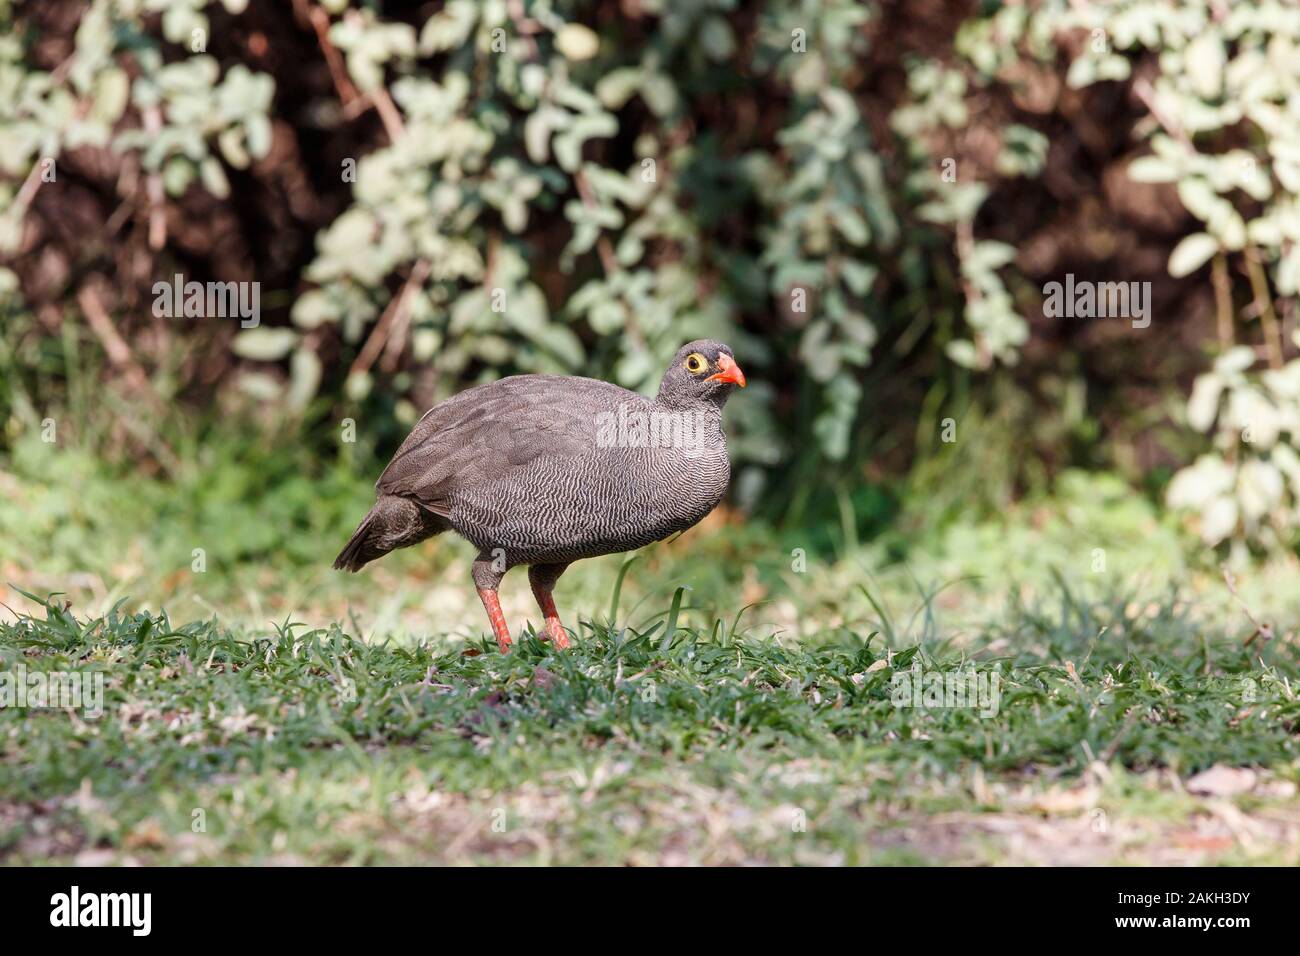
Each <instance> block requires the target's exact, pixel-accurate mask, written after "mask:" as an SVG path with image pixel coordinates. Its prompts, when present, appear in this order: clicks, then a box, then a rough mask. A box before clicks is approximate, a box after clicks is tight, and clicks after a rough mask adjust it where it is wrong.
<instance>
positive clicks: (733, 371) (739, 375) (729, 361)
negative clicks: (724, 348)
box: [708, 352, 745, 388]
mask: <svg viewBox="0 0 1300 956" xmlns="http://www.w3.org/2000/svg"><path fill="white" fill-rule="evenodd" d="M718 368H720V369H722V371H720V372H718V373H717V374H716V375H710V376H709V378H708V381H710V382H731V384H733V385H739V386H740V387H741V388H744V387H745V373H744V372H742V371H741V370H740V366H739V365H737V364H736V361H735V359H733V358H732V357H731V356H730V355H728V354H727V353H726V352H720V353H718Z"/></svg>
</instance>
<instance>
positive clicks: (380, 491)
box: [334, 340, 745, 650]
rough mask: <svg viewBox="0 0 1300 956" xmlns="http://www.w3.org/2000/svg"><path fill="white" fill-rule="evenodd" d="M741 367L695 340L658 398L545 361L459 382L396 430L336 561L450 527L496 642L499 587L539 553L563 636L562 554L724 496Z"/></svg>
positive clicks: (628, 545)
mask: <svg viewBox="0 0 1300 956" xmlns="http://www.w3.org/2000/svg"><path fill="white" fill-rule="evenodd" d="M744 381H745V379H744V375H743V373H742V372H741V371H740V369H739V367H738V366H737V365H736V364H735V360H734V358H733V357H732V354H731V350H730V349H729V348H727V346H725V345H722V344H721V343H718V342H712V341H706V340H701V341H697V342H691V343H689V344H688V345H686V346H683V348H682V349H681V351H679V352H678V354H677V357H676V358H675V359H674V360H673V363H672V365H670V366H669V368H668V371H667V372H666V373H665V375H664V378H663V382H662V383H661V385H660V388H659V393H658V395H657V396H656V397H655V398H654V399H649V398H646V397H645V396H642V395H638V394H636V393H635V392H630V391H628V390H627V389H623V388H620V387H618V386H617V385H611V384H609V383H608V382H600V381H596V380H594V379H588V378H576V377H563V376H550V375H517V376H513V377H510V378H505V379H501V380H500V381H497V382H492V383H489V384H487V385H480V386H477V387H475V388H471V389H468V390H466V391H464V392H461V393H460V394H458V395H455V396H453V397H452V398H449V399H447V400H446V401H444V402H441V403H440V404H438V405H435V406H434V407H433V408H431V409H429V411H428V412H427V413H425V415H424V417H423V418H421V419H420V421H419V422H418V423H417V424H416V426H415V428H414V429H413V430H412V431H411V434H410V435H409V436H408V437H407V439H406V441H404V442H403V443H402V446H401V447H400V448H399V449H398V450H397V454H396V455H394V456H393V460H392V461H391V462H390V463H389V465H388V467H387V468H386V469H385V470H384V473H383V474H382V475H381V476H380V478H379V481H378V482H377V483H376V485H375V490H376V492H377V495H378V500H377V501H376V503H375V506H374V507H373V508H372V509H371V511H370V513H369V514H368V515H367V516H366V517H365V519H363V520H362V522H361V524H360V525H359V526H358V528H357V530H356V532H355V533H354V534H353V536H352V540H351V541H349V542H348V544H347V546H346V547H345V548H344V549H343V551H342V552H341V553H340V554H339V556H338V558H337V559H336V561H335V563H334V566H335V567H336V568H346V569H348V570H351V571H356V570H359V569H360V568H361V567H362V566H363V565H364V564H366V563H367V562H369V561H372V560H374V559H375V558H377V557H379V556H381V555H382V554H385V553H387V552H388V551H391V550H394V549H396V548H400V547H406V546H407V545H411V544H415V543H416V542H418V541H422V540H424V539H425V538H427V537H429V536H431V535H434V534H438V533H439V532H441V531H445V530H448V529H452V530H454V531H456V532H457V533H459V534H460V535H461V536H462V537H464V538H466V539H467V540H469V541H470V542H471V543H472V544H474V546H475V547H477V548H478V549H479V557H478V560H477V561H475V563H474V580H475V583H476V585H477V586H478V588H479V593H480V596H482V597H483V601H484V605H485V606H486V607H487V610H488V614H489V617H490V618H492V621H493V629H494V631H496V634H497V639H498V642H500V643H501V645H502V649H503V650H504V649H505V648H506V647H507V646H508V645H509V640H510V639H509V634H508V633H505V634H503V633H502V630H503V629H504V620H503V619H500V609H499V606H497V604H496V589H497V585H498V584H499V583H500V580H501V576H502V575H503V574H504V573H505V571H506V570H508V569H509V568H511V567H514V566H516V565H520V564H526V565H532V566H533V567H532V570H531V572H530V579H531V580H532V581H533V589H534V593H535V594H536V595H537V597H538V601H539V602H540V603H541V604H542V606H543V610H544V611H547V615H546V618H547V629H548V632H549V633H550V635H551V637H552V638H554V639H555V640H556V642H557V644H559V645H561V646H563V645H565V644H566V643H567V639H566V638H565V636H564V632H563V629H562V628H561V627H560V625H559V620H558V618H557V617H555V616H554V605H553V603H552V602H551V599H550V589H551V587H553V585H554V582H555V578H558V577H559V575H560V573H562V572H563V570H564V568H565V566H567V565H568V564H569V563H570V562H572V561H575V560H578V559H580V558H588V557H594V556H596V555H601V554H610V553H613V552H618V551H628V550H631V549H634V548H640V547H643V546H644V545H647V544H650V543H651V542H654V541H659V540H661V539H663V538H666V537H668V536H670V535H672V534H675V533H676V532H678V531H683V530H685V529H687V528H689V527H691V526H692V525H694V524H695V523H696V522H698V521H699V520H700V519H701V518H703V517H704V516H705V515H707V514H708V513H709V512H710V511H712V510H713V508H714V507H715V506H716V505H717V504H718V502H719V501H721V500H722V497H723V495H724V494H725V493H726V489H727V482H728V480H729V478H730V466H729V463H728V458H727V444H726V437H725V436H724V435H723V432H722V406H723V404H724V403H725V402H726V399H727V396H728V395H729V394H730V393H731V391H732V389H733V387H734V386H735V385H741V386H743V385H744ZM548 604H549V605H550V607H549V610H548V607H547V605H548ZM498 622H499V623H498Z"/></svg>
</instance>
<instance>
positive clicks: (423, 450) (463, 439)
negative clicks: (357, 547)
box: [375, 375, 642, 516]
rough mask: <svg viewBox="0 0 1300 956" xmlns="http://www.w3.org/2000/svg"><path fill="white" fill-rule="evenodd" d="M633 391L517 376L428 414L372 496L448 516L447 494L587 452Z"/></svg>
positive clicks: (580, 381) (603, 384)
mask: <svg viewBox="0 0 1300 956" xmlns="http://www.w3.org/2000/svg"><path fill="white" fill-rule="evenodd" d="M620 400H633V401H640V400H642V399H641V398H640V396H637V395H635V393H632V392H628V391H626V390H625V389H621V388H619V387H618V386H616V385H610V384H608V383H606V382H598V381H595V380H593V379H582V378H563V377H557V376H547V375H518V376H513V377H511V378H505V379H501V380H500V381H497V382H491V383H488V384H487V385H480V386H477V387H476V388H471V389H468V390H467V391H464V392H461V393H460V394H459V395H455V396H453V397H452V398H449V399H447V400H446V401H445V402H441V403H439V404H438V405H435V406H434V407H433V408H431V409H429V411H428V412H426V413H425V415H424V417H423V418H421V419H420V421H419V422H418V423H417V424H416V426H415V428H414V429H412V431H411V434H410V435H408V436H407V438H406V441H404V442H402V446H401V447H400V448H399V449H398V450H397V454H395V455H394V456H393V460H392V461H391V462H389V465H388V467H387V468H385V469H384V473H383V474H382V475H380V476H379V481H378V482H376V484H375V490H376V491H377V492H378V493H379V494H388V495H399V496H401V497H404V498H411V499H414V500H415V501H417V502H419V503H420V504H422V505H423V506H424V507H426V508H428V509H429V510H430V511H433V512H435V513H437V514H442V515H444V516H446V514H447V508H448V498H449V496H450V495H451V494H452V493H453V492H455V491H457V490H461V489H465V488H470V487H473V486H474V485H476V484H480V483H483V482H487V481H492V480H495V479H498V478H502V477H504V476H506V475H507V474H509V473H510V472H511V471H513V470H515V469H517V468H520V467H522V466H524V465H527V464H528V463H530V462H532V461H535V460H537V459H539V458H543V457H548V456H580V455H586V454H590V453H591V452H592V450H593V449H594V448H595V444H596V430H597V427H598V422H599V417H600V415H601V414H602V412H608V411H609V410H610V409H611V408H617V404H618V402H619V401H620Z"/></svg>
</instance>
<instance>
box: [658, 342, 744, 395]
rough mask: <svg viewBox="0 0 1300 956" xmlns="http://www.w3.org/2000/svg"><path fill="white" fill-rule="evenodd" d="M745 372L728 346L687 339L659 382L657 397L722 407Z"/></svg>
mask: <svg viewBox="0 0 1300 956" xmlns="http://www.w3.org/2000/svg"><path fill="white" fill-rule="evenodd" d="M737 385H739V386H740V387H741V388H744V387H745V373H744V372H742V371H741V370H740V366H739V365H737V364H736V359H735V356H734V355H732V354H731V348H730V347H729V346H726V345H723V344H722V343H721V342H715V341H713V340H712V339H697V340H696V341H694V342H687V343H686V344H685V345H683V346H682V347H681V348H680V349H678V351H677V355H676V356H675V357H674V358H673V360H672V363H671V364H670V365H669V366H668V370H667V371H666V372H664V378H663V381H662V382H661V383H660V385H659V400H660V401H662V402H665V403H667V404H670V405H680V404H684V403H689V402H698V401H710V402H713V403H715V404H717V405H719V406H721V405H722V404H723V403H724V402H725V401H726V400H727V396H729V395H730V394H731V393H732V391H733V390H734V389H735V387H736V386H737Z"/></svg>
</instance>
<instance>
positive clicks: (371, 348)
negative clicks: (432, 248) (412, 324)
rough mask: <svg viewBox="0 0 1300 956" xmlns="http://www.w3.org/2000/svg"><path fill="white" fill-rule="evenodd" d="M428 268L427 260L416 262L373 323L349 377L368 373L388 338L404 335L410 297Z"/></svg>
mask: <svg viewBox="0 0 1300 956" xmlns="http://www.w3.org/2000/svg"><path fill="white" fill-rule="evenodd" d="M430 268H431V267H430V265H429V261H428V260H427V259H419V260H417V261H416V263H415V265H414V266H413V267H412V269H411V274H410V275H409V276H407V279H406V284H405V285H403V286H402V289H401V291H400V292H398V293H397V295H395V296H393V298H392V299H390V300H389V302H388V308H386V309H384V314H383V315H381V316H380V317H379V321H378V322H377V323H375V328H374V330H373V331H372V332H371V333H370V338H368V339H366V344H365V345H363V346H362V347H361V353H360V354H359V355H358V356H357V358H356V361H355V362H353V363H352V368H350V369H348V374H349V375H357V374H359V373H362V372H366V371H369V369H370V366H372V365H374V364H375V359H377V358H379V353H380V352H382V351H383V350H384V345H385V343H387V342H388V339H389V337H390V336H391V335H392V334H393V333H394V332H396V331H399V330H400V331H401V332H402V333H405V330H406V325H407V323H408V322H409V321H410V299H411V296H412V295H413V294H414V293H415V290H416V289H418V288H419V287H420V286H421V285H423V284H424V281H425V279H427V278H428V277H429V270H430ZM393 361H394V362H396V359H395V358H394V359H393Z"/></svg>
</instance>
